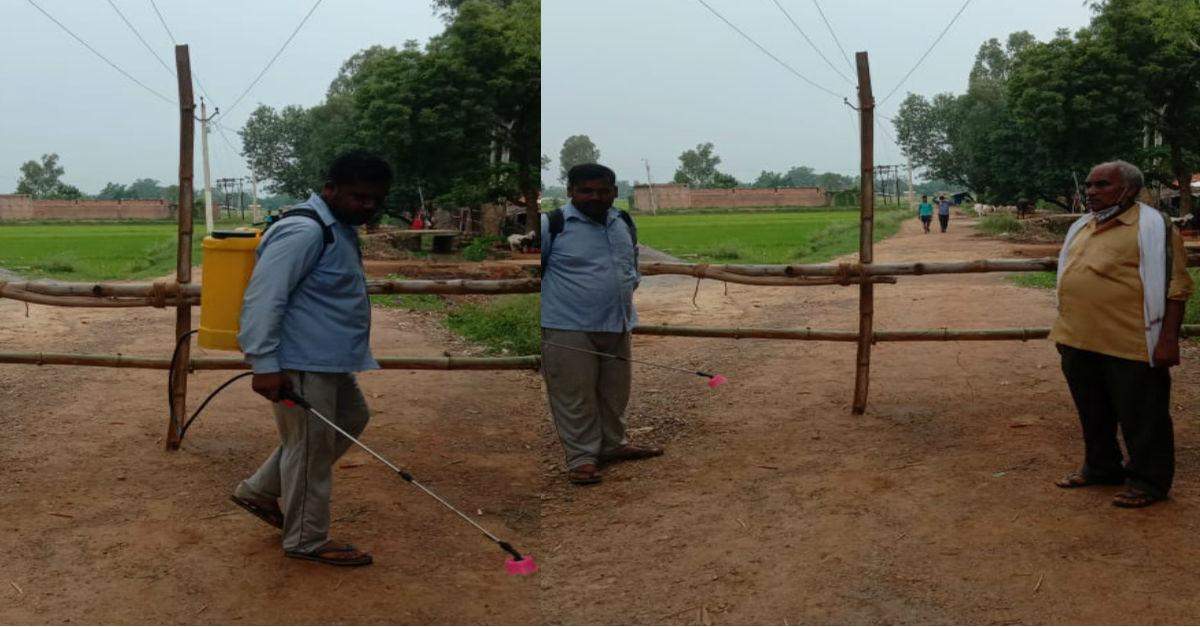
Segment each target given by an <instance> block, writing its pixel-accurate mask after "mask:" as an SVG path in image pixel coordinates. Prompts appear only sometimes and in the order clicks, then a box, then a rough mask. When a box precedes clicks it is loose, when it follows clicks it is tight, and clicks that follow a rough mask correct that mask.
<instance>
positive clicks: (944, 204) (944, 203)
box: [938, 194, 950, 233]
mask: <svg viewBox="0 0 1200 627" xmlns="http://www.w3.org/2000/svg"><path fill="white" fill-rule="evenodd" d="M938 224H939V225H941V227H942V232H943V233H945V232H946V228H947V227H949V226H950V201H949V200H948V199H947V198H946V196H945V195H944V194H943V195H941V196H938Z"/></svg>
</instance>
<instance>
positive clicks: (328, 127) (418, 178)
mask: <svg viewBox="0 0 1200 627" xmlns="http://www.w3.org/2000/svg"><path fill="white" fill-rule="evenodd" d="M438 6H439V8H441V9H443V10H445V11H446V14H445V15H446V17H447V26H446V30H445V31H444V32H443V33H442V34H440V35H438V36H436V37H434V38H433V39H431V40H430V41H429V43H428V44H427V45H426V46H425V48H424V49H422V48H421V47H420V46H419V45H418V44H417V43H416V42H412V41H410V42H407V43H406V44H405V45H404V46H403V47H402V48H400V49H396V48H384V47H379V46H375V47H372V48H368V49H366V50H363V51H360V52H359V53H357V54H355V55H354V56H352V57H351V58H350V59H348V60H347V61H346V62H345V63H344V64H343V66H342V68H341V70H340V71H339V73H338V76H337V77H335V78H334V80H333V81H332V83H331V84H330V87H329V90H328V92H327V94H326V98H325V101H324V102H322V103H321V104H320V105H317V106H316V107H312V108H308V109H305V108H302V107H297V106H290V107H284V108H282V109H279V110H275V109H272V108H270V107H260V108H259V109H258V110H256V111H255V112H254V113H253V114H252V115H251V118H250V120H249V121H248V122H247V124H246V126H245V127H243V129H242V131H241V135H242V143H243V149H244V152H245V154H246V155H247V158H248V160H249V161H250V164H251V167H252V168H253V169H254V170H255V171H257V172H260V173H262V174H263V175H264V176H265V177H267V178H268V179H269V180H267V181H266V184H265V189H266V191H268V192H270V193H277V194H286V195H289V196H295V197H302V196H304V195H306V194H307V193H308V192H309V191H310V190H314V189H318V188H319V187H320V185H321V182H322V178H323V169H324V168H325V167H326V166H327V164H328V162H329V161H330V160H331V159H332V158H333V157H334V156H335V155H337V154H339V153H341V152H344V151H346V150H349V149H353V148H364V149H368V150H372V151H374V152H377V153H379V154H381V155H382V156H384V157H385V158H386V159H387V160H388V161H389V162H390V163H391V164H392V166H393V168H394V169H395V172H396V179H395V182H394V185H393V191H392V196H391V197H390V198H389V203H388V205H389V210H391V211H393V212H394V213H399V212H404V211H407V210H411V209H412V208H414V207H416V206H417V205H419V204H420V203H422V202H435V203H440V204H449V205H454V206H464V205H467V206H475V205H479V204H482V203H486V202H497V201H507V202H512V203H515V204H519V205H523V206H525V208H526V211H527V212H531V213H532V214H534V215H533V216H532V217H530V218H528V219H536V212H537V204H536V198H537V195H538V189H539V188H540V185H541V184H540V181H539V180H538V179H539V176H540V171H541V168H542V155H541V151H540V144H539V139H540V134H541V128H540V108H541V84H540V48H541V44H540V28H539V27H540V9H541V6H540V2H539V0H512V1H511V2H498V1H489V0H463V1H460V2H453V3H443V4H441V5H438Z"/></svg>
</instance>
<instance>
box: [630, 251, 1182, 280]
mask: <svg viewBox="0 0 1200 627" xmlns="http://www.w3.org/2000/svg"><path fill="white" fill-rule="evenodd" d="M702 265H704V264H688V263H668V262H649V263H643V264H641V265H639V266H638V269H639V271H640V272H641V273H642V274H643V275H654V274H685V275H694V274H695V273H696V268H697V267H699V266H702ZM1188 265H1189V266H1200V251H1195V250H1189V251H1188ZM1057 268H1058V258H1057V257H1036V258H1029V259H976V260H972V261H929V262H926V261H910V262H895V263H870V264H865V265H861V264H858V263H814V264H792V265H778V264H776V265H771V264H747V265H708V266H706V267H705V271H706V272H708V273H710V274H712V273H718V272H719V273H725V274H736V275H742V276H777V277H843V276H846V277H856V276H862V275H866V276H921V275H928V274H973V273H983V272H1047V271H1053V270H1055V269H1057Z"/></svg>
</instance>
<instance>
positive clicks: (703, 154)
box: [674, 142, 738, 187]
mask: <svg viewBox="0 0 1200 627" xmlns="http://www.w3.org/2000/svg"><path fill="white" fill-rule="evenodd" d="M720 163H721V158H720V157H718V156H717V154H716V152H714V151H713V144H712V142H705V143H703V144H697V145H696V147H695V148H694V149H691V150H685V151H683V153H682V154H680V155H679V167H678V168H677V169H676V170H675V178H674V181H675V182H676V183H681V184H683V185H687V186H689V187H737V186H738V180H737V179H736V178H734V177H733V175H731V174H725V173H724V172H721V171H718V170H717V165H718V164H720Z"/></svg>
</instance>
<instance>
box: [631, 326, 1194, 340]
mask: <svg viewBox="0 0 1200 627" xmlns="http://www.w3.org/2000/svg"><path fill="white" fill-rule="evenodd" d="M633 333H634V334H635V335H658V336H674V337H713V338H730V339H763V340H807V341H823V342H856V341H858V333H857V332H856V331H833V330H829V329H809V328H805V329H763V328H754V327H734V328H715V327H684V326H674V325H644V326H641V325H639V326H638V327H635V328H634V330H633ZM873 335H874V338H875V341H876V342H981V341H982V342H986V341H997V340H1021V341H1026V340H1040V339H1044V338H1046V337H1047V336H1049V335H1050V329H1049V328H1047V327H1028V328H1008V329H949V328H941V329H901V330H896V331H875V332H874V333H873ZM1180 335H1181V336H1183V337H1195V336H1200V324H1185V325H1183V329H1182V331H1181V332H1180Z"/></svg>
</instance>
